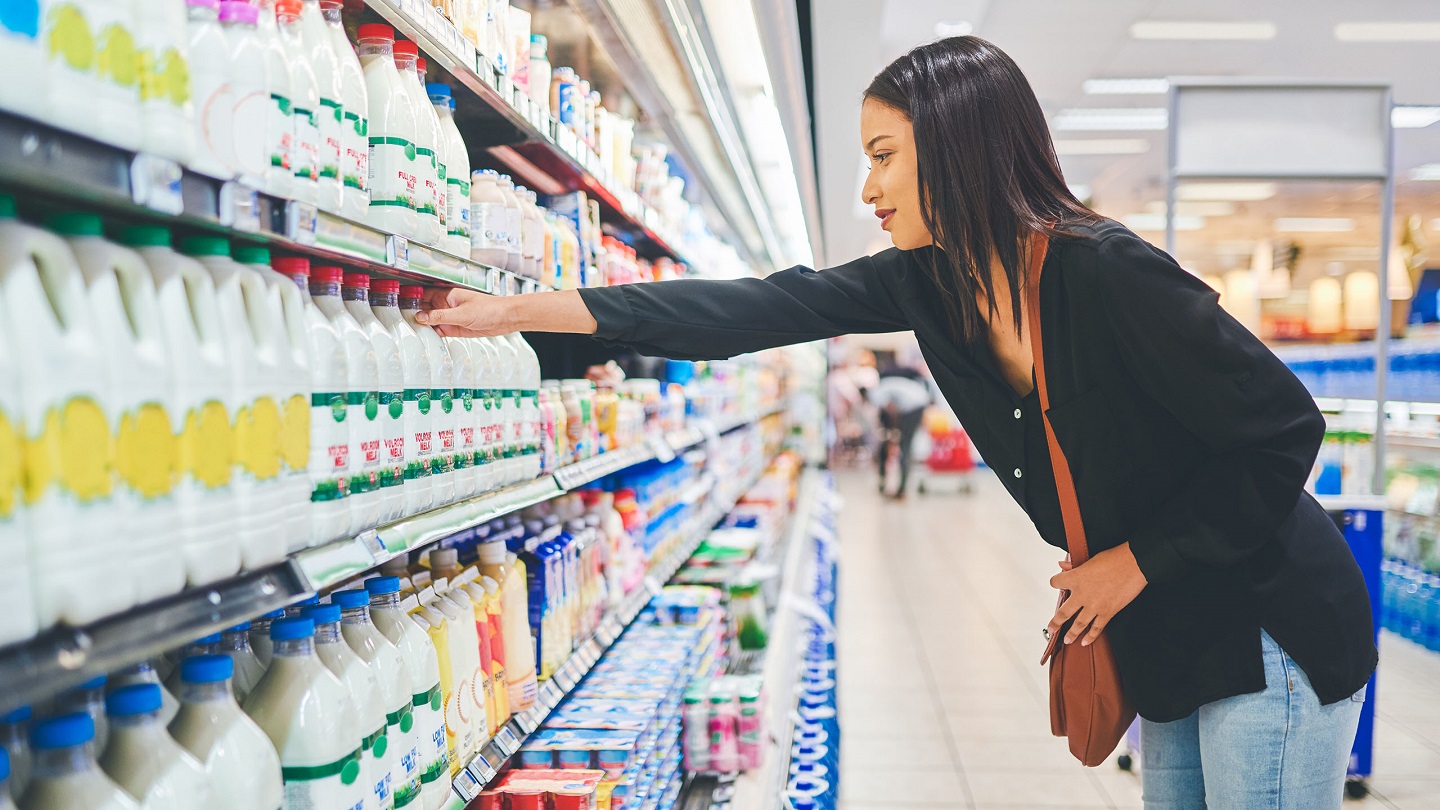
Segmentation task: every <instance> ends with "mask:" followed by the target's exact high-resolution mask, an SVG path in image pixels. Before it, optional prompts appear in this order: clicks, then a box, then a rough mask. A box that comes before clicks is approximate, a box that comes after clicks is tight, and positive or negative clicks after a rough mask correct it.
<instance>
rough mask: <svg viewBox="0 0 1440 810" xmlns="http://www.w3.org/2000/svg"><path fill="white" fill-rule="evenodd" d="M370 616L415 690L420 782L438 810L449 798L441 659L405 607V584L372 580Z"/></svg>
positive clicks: (427, 801) (430, 807) (431, 809)
mask: <svg viewBox="0 0 1440 810" xmlns="http://www.w3.org/2000/svg"><path fill="white" fill-rule="evenodd" d="M365 589H366V590H368V591H369V592H370V616H371V618H372V619H373V620H374V622H375V627H376V628H378V629H379V630H380V632H381V633H383V634H384V635H385V637H386V638H388V639H390V642H391V643H392V644H394V645H395V646H396V647H398V648H399V649H400V655H401V658H402V659H403V660H404V662H405V666H406V667H407V669H408V670H409V674H410V689H411V691H413V692H414V695H413V699H412V705H413V706H414V710H415V730H416V733H417V735H418V737H419V740H420V762H421V765H420V783H421V788H420V789H421V794H422V796H423V798H424V808H425V810H438V808H441V807H443V806H444V805H445V802H446V801H448V799H449V796H450V758H449V756H450V755H449V745H448V744H447V743H446V740H445V713H444V709H443V704H442V702H441V701H442V692H441V690H440V658H439V656H438V655H437V654H436V652H435V645H434V644H431V643H430V637H429V636H428V635H426V633H425V631H424V630H421V629H420V626H419V625H418V624H416V623H415V621H414V620H413V619H411V618H410V617H409V616H408V615H406V613H405V611H404V610H403V609H402V608H401V607H400V580H399V579H397V578H395V577H371V578H370V579H367V580H365Z"/></svg>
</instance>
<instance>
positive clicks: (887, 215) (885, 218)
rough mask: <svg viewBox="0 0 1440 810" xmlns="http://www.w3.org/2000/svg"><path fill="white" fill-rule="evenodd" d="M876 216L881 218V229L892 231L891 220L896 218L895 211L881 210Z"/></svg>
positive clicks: (892, 209) (889, 209)
mask: <svg viewBox="0 0 1440 810" xmlns="http://www.w3.org/2000/svg"><path fill="white" fill-rule="evenodd" d="M875 216H877V217H879V218H880V227H881V228H883V229H884V230H887V231H888V230H890V220H892V219H894V218H895V209H894V208H881V209H879V210H877V211H876V212H875Z"/></svg>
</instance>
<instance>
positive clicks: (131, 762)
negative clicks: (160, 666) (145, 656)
mask: <svg viewBox="0 0 1440 810" xmlns="http://www.w3.org/2000/svg"><path fill="white" fill-rule="evenodd" d="M160 704H161V700H160V685H159V684H153V683H141V684H134V685H132V686H123V687H121V688H119V689H117V690H115V691H114V692H111V693H110V696H109V697H107V698H106V699H105V708H106V711H107V712H109V715H110V743H109V744H108V745H106V746H105V753H104V754H103V755H101V757H100V768H101V769H102V770H104V771H105V773H106V774H107V775H109V777H110V778H111V779H114V780H115V783H116V784H118V785H120V787H122V788H124V789H125V792H127V793H129V794H130V795H131V796H133V797H135V798H136V799H138V800H139V801H140V806H141V807H142V808H145V810H193V808H196V807H205V806H207V805H208V804H209V803H210V801H211V793H210V785H209V780H208V779H207V778H206V774H205V767H204V766H203V765H201V764H200V761H199V760H197V759H196V758H195V757H194V756H191V754H190V753H189V752H188V751H186V750H185V749H184V748H181V747H180V745H179V744H178V743H176V742H175V740H174V739H173V738H172V737H171V736H170V734H169V733H168V732H167V731H166V730H165V724H164V722H163V721H162V720H161V719H160Z"/></svg>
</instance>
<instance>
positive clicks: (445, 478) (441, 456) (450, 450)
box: [400, 285, 455, 506]
mask: <svg viewBox="0 0 1440 810" xmlns="http://www.w3.org/2000/svg"><path fill="white" fill-rule="evenodd" d="M423 292H424V290H423V289H422V288H420V287H415V286H410V285H405V286H402V287H401V288H400V314H401V315H404V316H405V321H406V323H409V324H410V328H411V329H414V330H415V334H417V335H419V336H420V343H421V345H423V346H424V347H425V356H426V357H428V358H429V359H430V419H431V424H433V425H434V430H435V457H434V462H433V463H432V465H431V471H432V472H433V473H434V474H433V475H432V476H431V477H430V480H431V486H432V487H434V489H435V505H436V506H443V505H445V504H447V503H450V502H452V501H454V500H455V362H454V361H453V360H452V359H451V358H450V352H449V351H448V350H446V348H445V343H444V341H442V340H441V339H440V335H438V334H436V333H435V330H434V329H432V328H431V327H429V326H426V325H425V324H423V323H420V322H419V321H417V320H415V315H416V313H418V312H419V311H420V297H421V295H422V294H423Z"/></svg>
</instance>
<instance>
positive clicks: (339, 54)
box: [320, 0, 370, 222]
mask: <svg viewBox="0 0 1440 810" xmlns="http://www.w3.org/2000/svg"><path fill="white" fill-rule="evenodd" d="M340 7H341V3H340V0H320V8H321V10H323V11H324V12H325V27H326V29H327V30H328V31H329V32H330V45H331V47H332V48H334V50H335V58H336V59H338V60H339V63H340V103H341V105H342V106H343V108H344V116H345V118H344V121H343V122H342V123H341V125H340V181H341V184H342V185H343V186H344V195H345V198H344V200H343V201H342V203H341V208H340V213H341V214H344V215H345V217H346V218H347V219H351V220H354V221H356V222H365V221H366V218H367V217H368V215H369V213H370V96H369V93H367V92H366V90H365V72H364V71H363V70H362V69H361V67H360V58H359V57H358V56H356V55H355V48H354V47H353V46H352V45H351V44H350V38H349V37H347V36H346V35H345V26H344V25H343V24H342V22H341V18H340Z"/></svg>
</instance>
